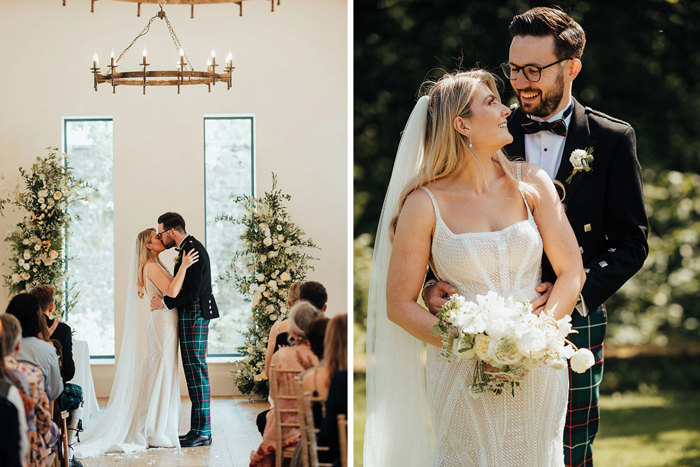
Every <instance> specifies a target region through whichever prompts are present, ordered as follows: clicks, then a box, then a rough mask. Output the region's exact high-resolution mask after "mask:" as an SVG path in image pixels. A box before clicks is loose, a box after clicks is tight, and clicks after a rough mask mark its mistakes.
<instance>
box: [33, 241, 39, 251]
mask: <svg viewBox="0 0 700 467" xmlns="http://www.w3.org/2000/svg"><path fill="white" fill-rule="evenodd" d="M39 250H41V245H39V244H38V243H37V244H36V245H34V251H39Z"/></svg>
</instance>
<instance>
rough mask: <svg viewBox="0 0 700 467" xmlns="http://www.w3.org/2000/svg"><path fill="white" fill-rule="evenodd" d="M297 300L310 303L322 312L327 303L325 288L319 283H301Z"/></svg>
mask: <svg viewBox="0 0 700 467" xmlns="http://www.w3.org/2000/svg"><path fill="white" fill-rule="evenodd" d="M299 300H300V301H306V302H309V303H311V304H312V305H313V306H315V307H316V309H318V310H319V311H320V310H323V307H324V306H326V302H327V301H328V293H327V292H326V288H325V287H324V286H323V284H321V283H320V282H314V281H307V282H302V283H301V287H300V288H299Z"/></svg>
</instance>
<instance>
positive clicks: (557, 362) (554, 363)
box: [548, 358, 567, 370]
mask: <svg viewBox="0 0 700 467" xmlns="http://www.w3.org/2000/svg"><path fill="white" fill-rule="evenodd" d="M548 365H549V366H550V367H552V368H554V369H555V370H563V369H564V368H566V367H567V365H566V359H565V358H557V359H554V360H550V361H549V362H548Z"/></svg>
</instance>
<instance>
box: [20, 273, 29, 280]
mask: <svg viewBox="0 0 700 467" xmlns="http://www.w3.org/2000/svg"><path fill="white" fill-rule="evenodd" d="M29 277H30V276H29V274H27V273H26V272H23V273H22V279H24V280H25V281H28V280H29Z"/></svg>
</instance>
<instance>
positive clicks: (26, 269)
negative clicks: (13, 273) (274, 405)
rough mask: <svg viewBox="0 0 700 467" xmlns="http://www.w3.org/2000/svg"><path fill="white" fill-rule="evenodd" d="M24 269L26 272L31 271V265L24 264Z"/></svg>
mask: <svg viewBox="0 0 700 467" xmlns="http://www.w3.org/2000/svg"><path fill="white" fill-rule="evenodd" d="M22 267H23V268H24V270H25V271H29V267H30V266H29V263H24V264H23V265H22Z"/></svg>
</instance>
